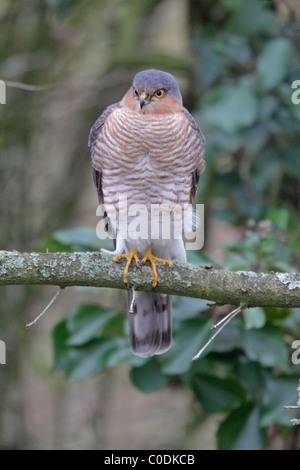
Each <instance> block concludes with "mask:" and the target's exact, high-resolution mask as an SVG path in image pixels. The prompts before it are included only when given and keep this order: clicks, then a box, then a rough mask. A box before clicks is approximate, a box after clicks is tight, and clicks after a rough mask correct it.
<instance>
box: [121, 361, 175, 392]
mask: <svg viewBox="0 0 300 470" xmlns="http://www.w3.org/2000/svg"><path fill="white" fill-rule="evenodd" d="M130 378H131V380H132V383H133V384H134V385H135V386H136V387H137V388H138V389H139V390H141V391H142V392H144V393H150V392H155V391H157V390H160V389H162V388H164V387H166V386H167V385H168V382H169V380H168V377H166V376H165V375H163V374H162V373H161V371H160V368H159V364H158V363H157V361H156V360H155V359H150V360H149V361H147V362H146V363H145V364H144V365H142V366H141V367H133V368H132V369H131V371H130Z"/></svg>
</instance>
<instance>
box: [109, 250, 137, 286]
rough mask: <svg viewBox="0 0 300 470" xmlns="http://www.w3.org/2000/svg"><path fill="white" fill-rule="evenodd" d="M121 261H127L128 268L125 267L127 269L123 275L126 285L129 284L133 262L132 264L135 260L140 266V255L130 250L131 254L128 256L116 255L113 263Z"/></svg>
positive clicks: (124, 254)
mask: <svg viewBox="0 0 300 470" xmlns="http://www.w3.org/2000/svg"><path fill="white" fill-rule="evenodd" d="M121 259H127V262H126V266H125V269H124V274H123V281H124V283H125V284H127V282H128V272H129V266H130V265H131V262H132V260H133V259H134V260H135V262H136V265H137V266H138V264H139V263H140V260H139V255H138V253H137V251H136V250H130V252H129V253H128V254H126V253H123V254H121V255H116V256H114V257H113V261H115V262H118V261H120V260H121Z"/></svg>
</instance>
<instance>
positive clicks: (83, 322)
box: [67, 305, 119, 346]
mask: <svg viewBox="0 0 300 470" xmlns="http://www.w3.org/2000/svg"><path fill="white" fill-rule="evenodd" d="M118 315H119V314H118V313H116V312H114V311H113V310H109V309H107V308H104V307H100V306H96V305H80V306H79V307H75V308H74V309H73V310H72V311H71V313H70V315H69V316H68V319H67V328H68V331H69V339H68V344H69V345H70V346H78V345H82V344H84V343H87V342H88V341H90V340H91V339H92V338H95V337H96V336H99V333H100V330H101V328H103V327H104V326H106V325H107V324H108V323H110V322H113V321H114V319H116V317H117V316H118Z"/></svg>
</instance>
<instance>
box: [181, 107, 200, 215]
mask: <svg viewBox="0 0 300 470" xmlns="http://www.w3.org/2000/svg"><path fill="white" fill-rule="evenodd" d="M182 112H183V114H184V115H185V116H186V118H187V119H188V121H189V123H190V126H191V128H192V129H193V131H194V132H195V134H196V137H197V145H198V147H199V155H198V158H197V161H196V164H195V170H194V171H193V175H192V184H191V192H190V204H192V205H193V206H195V201H196V192H197V188H198V183H199V178H200V174H201V173H202V172H203V171H204V170H205V160H204V144H205V137H204V135H203V134H202V132H201V129H200V127H199V126H198V123H197V121H196V120H195V119H194V118H193V116H192V115H191V114H190V113H189V111H188V110H187V109H186V108H183V109H182Z"/></svg>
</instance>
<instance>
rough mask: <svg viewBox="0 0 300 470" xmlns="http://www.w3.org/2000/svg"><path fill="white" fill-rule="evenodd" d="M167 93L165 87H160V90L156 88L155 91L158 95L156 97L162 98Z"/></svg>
mask: <svg viewBox="0 0 300 470" xmlns="http://www.w3.org/2000/svg"><path fill="white" fill-rule="evenodd" d="M164 94H165V90H164V89H163V88H160V89H159V90H156V91H155V92H154V96H156V98H162V97H163V96H164Z"/></svg>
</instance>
